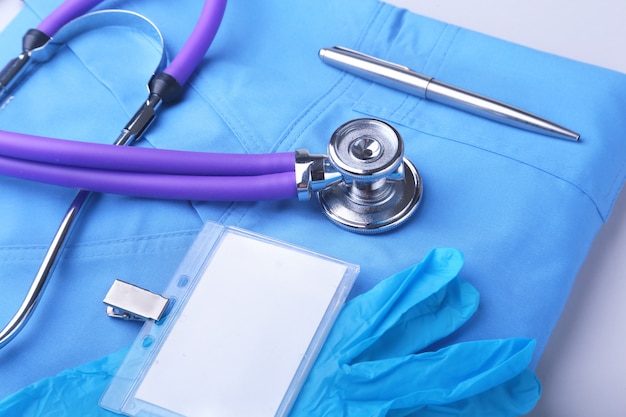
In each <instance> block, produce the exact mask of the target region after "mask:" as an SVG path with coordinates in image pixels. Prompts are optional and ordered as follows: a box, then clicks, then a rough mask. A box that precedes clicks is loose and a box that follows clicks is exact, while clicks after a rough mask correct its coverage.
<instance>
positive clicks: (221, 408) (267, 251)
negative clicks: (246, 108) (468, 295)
mask: <svg viewBox="0 0 626 417" xmlns="http://www.w3.org/2000/svg"><path fill="white" fill-rule="evenodd" d="M358 272H359V268H358V266H356V265H353V264H349V263H346V262H342V261H338V260H335V259H331V258H328V257H326V256H323V255H319V254H316V253H313V252H310V251H308V250H305V249H301V248H297V247H294V246H291V245H288V244H285V243H282V242H278V241H275V240H271V239H268V238H265V237H262V236H258V235H254V234H251V233H249V232H246V231H243V230H240V229H236V228H230V227H224V226H221V225H218V224H214V223H207V225H205V227H204V228H203V229H202V231H201V233H200V234H199V235H198V238H197V239H196V241H195V243H194V245H193V246H192V248H191V249H190V251H189V252H188V254H187V256H186V258H185V260H184V261H183V263H182V264H181V265H180V267H179V269H178V272H177V273H176V275H175V277H174V279H173V280H172V282H171V283H170V285H169V286H168V288H167V289H166V292H165V293H164V294H163V295H164V296H165V297H167V298H169V299H170V307H168V308H169V309H170V311H169V312H168V313H167V315H166V316H165V318H164V319H162V320H161V321H159V322H156V323H155V322H147V323H146V324H145V325H144V326H143V328H142V329H141V331H140V334H139V336H138V338H137V340H136V341H135V343H134V344H133V346H132V348H131V350H130V351H129V353H128V355H127V357H126V359H125V361H124V363H123V364H122V366H121V368H120V370H119V371H118V373H117V375H116V376H115V378H114V379H113V381H112V382H111V385H110V386H109V388H108V389H107V391H106V392H105V394H104V395H103V397H102V400H101V406H102V407H104V408H107V409H109V410H112V411H114V412H118V413H123V414H126V415H130V416H167V417H170V416H186V417H196V416H202V417H211V416H219V417H230V416H233V417H235V416H236V417H241V416H247V417H253V416H258V417H265V416H268V417H274V416H285V415H287V413H288V412H289V409H290V407H291V405H292V404H293V401H294V400H295V398H296V397H297V394H298V392H299V390H300V388H301V386H302V384H303V383H304V380H305V378H306V375H307V374H308V371H309V369H310V367H311V366H312V364H313V362H314V360H315V358H316V356H317V353H318V352H319V350H320V348H321V346H322V344H323V342H324V339H325V337H326V335H327V334H328V331H329V330H330V327H331V326H332V324H333V322H334V320H335V318H336V317H337V314H338V313H339V310H340V308H341V306H342V305H343V303H344V301H345V299H346V297H347V295H348V292H349V291H350V289H351V287H352V284H353V283H354V280H355V278H356V276H357V274H358Z"/></svg>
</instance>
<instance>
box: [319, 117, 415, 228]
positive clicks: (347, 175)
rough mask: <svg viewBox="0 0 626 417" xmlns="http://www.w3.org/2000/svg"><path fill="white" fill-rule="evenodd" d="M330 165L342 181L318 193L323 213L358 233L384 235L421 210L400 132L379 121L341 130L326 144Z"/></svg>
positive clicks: (351, 124)
mask: <svg viewBox="0 0 626 417" xmlns="http://www.w3.org/2000/svg"><path fill="white" fill-rule="evenodd" d="M328 158H329V162H330V163H331V164H332V165H333V166H334V167H335V168H336V169H337V171H338V172H339V173H340V174H341V176H342V181H339V182H337V183H334V184H333V185H331V186H329V187H327V188H324V189H322V190H320V191H319V192H318V198H319V201H320V203H321V205H322V210H323V211H324V213H325V214H326V215H327V216H328V217H329V218H330V219H331V220H332V221H333V222H334V223H335V224H337V225H338V226H340V227H342V228H345V229H347V230H350V231H352V232H357V233H381V232H385V231H388V230H391V229H393V228H395V227H397V226H399V225H401V224H402V223H404V222H405V221H406V220H407V219H408V218H409V217H410V216H411V215H412V214H413V213H414V212H415V210H416V209H417V207H418V206H419V203H420V200H421V197H422V181H421V178H420V175H419V172H418V171H417V169H416V168H415V166H414V165H413V164H412V163H411V162H410V161H409V160H407V159H406V158H404V143H403V141H402V137H401V136H400V134H399V133H398V131H397V130H396V129H394V128H393V127H392V126H390V125H389V124H387V123H385V122H383V121H381V120H377V119H356V120H352V121H349V122H347V123H345V124H343V125H342V126H340V127H339V128H338V129H337V130H335V132H334V133H333V135H332V137H331V139H330V143H329V145H328Z"/></svg>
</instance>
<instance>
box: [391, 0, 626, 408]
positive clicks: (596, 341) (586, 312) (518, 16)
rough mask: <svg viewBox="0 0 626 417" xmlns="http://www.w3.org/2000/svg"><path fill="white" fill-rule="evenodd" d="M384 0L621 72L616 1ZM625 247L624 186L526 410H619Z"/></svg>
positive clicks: (625, 388) (621, 4) (619, 0)
mask: <svg viewBox="0 0 626 417" xmlns="http://www.w3.org/2000/svg"><path fill="white" fill-rule="evenodd" d="M387 1H388V2H389V3H392V4H395V5H398V6H401V7H406V8H408V9H410V10H412V11H414V12H416V13H419V14H422V15H425V16H428V17H432V18H435V19H439V20H443V21H445V22H449V23H453V24H456V25H459V26H462V27H466V28H468V29H473V30H477V31H479V32H482V33H486V34H488V35H492V36H497V37H499V38H502V39H506V40H509V41H512V42H516V43H519V44H522V45H525V46H529V47H532V48H535V49H539V50H543V51H546V52H550V53H554V54H557V55H561V56H565V57H568V58H572V59H577V60H579V61H583V62H587V63H591V64H594V65H599V66H603V67H606V68H609V69H613V70H617V71H620V72H624V73H626V52H624V47H623V43H624V40H626V25H625V24H624V18H625V17H626V2H625V1H623V0H577V1H571V0H523V1H515V2H513V1H507V0H429V1H426V0H423V1H419V0H387ZM582 99H584V98H583V97H581V100H582ZM625 112H626V109H625ZM625 117H626V114H625ZM624 140H626V138H624ZM625 248H626V192H624V191H622V193H621V194H620V196H619V199H618V201H617V203H616V205H615V208H614V209H613V213H612V214H611V217H610V218H609V221H608V222H607V223H606V224H605V225H604V227H603V228H602V230H601V231H600V233H599V235H598V237H597V239H596V241H595V242H594V245H593V247H592V249H591V251H590V253H589V256H588V258H587V260H586V261H585V264H584V266H583V267H582V269H581V271H580V273H579V275H578V277H577V280H576V283H575V285H574V288H573V290H572V292H571V294H570V298H569V300H568V304H567V306H566V308H565V310H564V312H563V315H562V316H561V319H560V321H559V323H558V325H557V328H556V330H555V332H554V334H553V335H552V338H551V339H550V342H549V343H548V347H547V349H546V351H545V353H544V355H543V357H542V359H541V362H540V364H539V367H538V369H537V374H538V376H539V378H540V379H541V382H542V384H543V396H542V398H541V400H540V401H539V404H538V405H537V407H536V408H535V410H533V411H532V412H531V413H530V414H529V415H528V416H529V417H590V416H602V417H623V416H626V359H625V358H624V352H625V351H626V331H625V329H624V323H626V309H625V308H624V307H623V305H624V298H626V279H625V278H626V256H625V253H624V250H625ZM563 256H567V254H563Z"/></svg>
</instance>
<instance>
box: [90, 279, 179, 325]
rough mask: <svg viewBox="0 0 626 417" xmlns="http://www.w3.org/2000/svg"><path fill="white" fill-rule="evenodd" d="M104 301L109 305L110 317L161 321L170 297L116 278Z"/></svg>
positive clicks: (108, 312)
mask: <svg viewBox="0 0 626 417" xmlns="http://www.w3.org/2000/svg"><path fill="white" fill-rule="evenodd" d="M102 301H103V302H104V303H105V304H106V305H107V315H108V316H109V317H114V318H120V319H124V320H140V321H147V320H154V321H159V320H160V319H161V317H162V316H163V313H164V312H165V309H166V308H167V304H168V302H169V299H168V298H165V297H162V296H161V295H159V294H155V293H153V292H150V291H148V290H145V289H143V288H140V287H137V286H135V285H132V284H129V283H127V282H124V281H120V280H117V279H116V280H115V282H114V283H113V285H112V286H111V289H110V290H109V292H108V293H107V295H106V297H104V300H102Z"/></svg>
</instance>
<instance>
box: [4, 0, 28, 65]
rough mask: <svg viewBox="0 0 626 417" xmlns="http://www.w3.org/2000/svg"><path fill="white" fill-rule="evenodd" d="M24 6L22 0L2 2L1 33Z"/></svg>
mask: <svg viewBox="0 0 626 417" xmlns="http://www.w3.org/2000/svg"><path fill="white" fill-rule="evenodd" d="M22 6H23V4H22V2H21V1H20V0H0V31H2V29H4V28H5V27H6V25H7V24H8V23H9V22H10V21H11V20H12V19H13V18H14V17H15V16H16V15H17V14H18V12H19V11H20V10H21V9H22ZM0 65H4V63H1V64H0Z"/></svg>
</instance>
